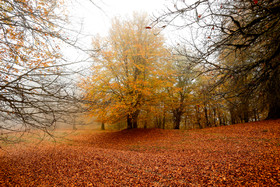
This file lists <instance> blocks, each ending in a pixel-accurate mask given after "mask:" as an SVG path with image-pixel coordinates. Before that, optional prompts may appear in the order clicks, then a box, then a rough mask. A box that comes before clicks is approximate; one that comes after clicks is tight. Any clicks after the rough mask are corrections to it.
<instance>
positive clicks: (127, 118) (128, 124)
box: [126, 115, 133, 129]
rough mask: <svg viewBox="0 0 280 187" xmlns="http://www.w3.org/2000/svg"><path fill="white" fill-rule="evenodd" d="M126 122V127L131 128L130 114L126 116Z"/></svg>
mask: <svg viewBox="0 0 280 187" xmlns="http://www.w3.org/2000/svg"><path fill="white" fill-rule="evenodd" d="M126 122H127V129H132V127H133V126H132V119H131V117H130V115H127V116H126Z"/></svg>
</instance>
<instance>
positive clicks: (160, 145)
mask: <svg viewBox="0 0 280 187" xmlns="http://www.w3.org/2000/svg"><path fill="white" fill-rule="evenodd" d="M68 138H71V141H70V140H68V141H62V142H60V143H56V144H53V143H42V144H38V145H32V146H23V145H21V144H19V145H16V146H12V147H7V151H8V152H4V151H2V152H1V153H0V166H1V167H0V186H16V185H18V186H71V185H72V186H200V185H203V186H205V185H209V186H210V185H214V186H238V185H239V186H240V185H242V186H244V185H245V186H247V185H248V186H254V185H260V186H277V185H280V155H279V154H280V120H272V121H263V122H254V123H248V124H238V125H233V126H226V127H217V128H208V129H202V130H189V131H178V130H161V129H137V130H124V131H119V132H85V131H78V132H76V133H74V134H73V135H71V136H69V137H68Z"/></svg>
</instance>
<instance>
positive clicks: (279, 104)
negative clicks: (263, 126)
mask: <svg viewBox="0 0 280 187" xmlns="http://www.w3.org/2000/svg"><path fill="white" fill-rule="evenodd" d="M267 92H268V95H267V102H268V115H267V118H266V119H279V118H280V67H278V70H276V71H275V72H274V75H273V76H272V78H271V82H270V84H269V85H268V89H267Z"/></svg>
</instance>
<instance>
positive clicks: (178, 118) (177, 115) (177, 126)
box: [173, 108, 183, 129]
mask: <svg viewBox="0 0 280 187" xmlns="http://www.w3.org/2000/svg"><path fill="white" fill-rule="evenodd" d="M182 114H183V113H182V111H181V110H180V109H179V108H177V109H175V110H173V120H174V129H180V123H181V119H182Z"/></svg>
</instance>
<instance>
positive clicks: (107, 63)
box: [81, 13, 166, 128]
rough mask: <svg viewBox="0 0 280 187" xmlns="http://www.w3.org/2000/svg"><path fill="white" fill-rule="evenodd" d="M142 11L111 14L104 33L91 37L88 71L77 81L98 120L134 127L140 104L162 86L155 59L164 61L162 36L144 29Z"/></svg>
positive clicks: (146, 19)
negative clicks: (125, 16)
mask: <svg viewBox="0 0 280 187" xmlns="http://www.w3.org/2000/svg"><path fill="white" fill-rule="evenodd" d="M148 24H149V19H148V17H147V15H145V14H138V13H134V14H133V16H132V17H131V18H129V19H126V20H124V19H120V18H115V19H113V20H112V27H111V29H110V32H109V35H108V36H107V37H104V38H101V37H96V38H95V39H94V40H93V48H94V50H95V51H96V52H95V53H94V54H93V59H94V63H93V65H92V75H91V76H90V77H89V78H87V79H85V80H84V82H83V83H82V84H81V86H82V87H83V89H84V90H85V100H86V102H87V106H88V107H89V111H90V113H92V115H95V116H97V118H98V119H99V120H100V121H104V122H109V123H114V122H119V121H122V120H126V122H127V128H137V127H138V121H139V119H138V118H139V114H140V113H141V110H142V109H143V107H144V106H147V105H148V103H150V104H151V103H153V101H155V100H156V99H157V95H156V94H155V93H156V92H155V91H156V90H157V89H158V88H159V87H160V86H162V85H163V84H162V81H163V80H160V79H159V75H160V73H161V69H160V66H159V65H158V64H159V63H161V62H163V61H165V55H166V50H165V47H164V45H163V44H164V40H163V37H162V36H161V35H160V34H159V35H157V34H155V33H157V31H156V30H154V29H151V30H150V29H147V28H146V27H147V25H148Z"/></svg>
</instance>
